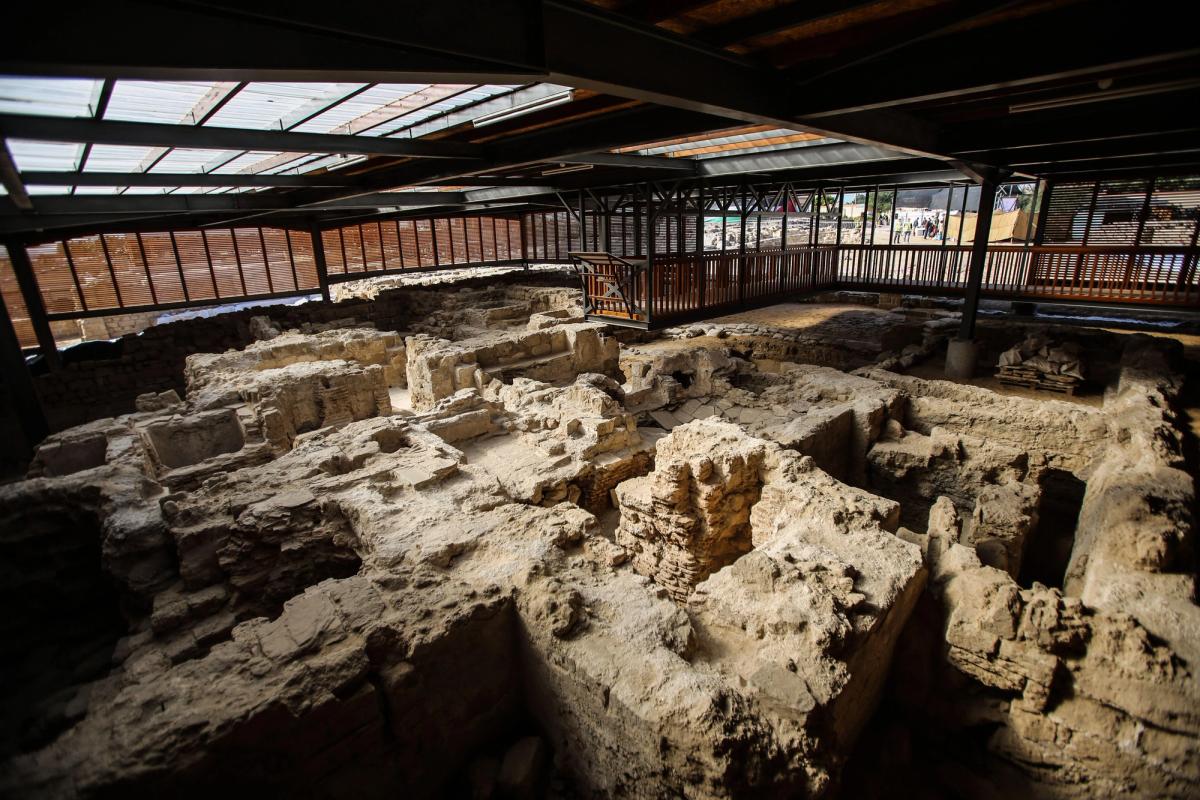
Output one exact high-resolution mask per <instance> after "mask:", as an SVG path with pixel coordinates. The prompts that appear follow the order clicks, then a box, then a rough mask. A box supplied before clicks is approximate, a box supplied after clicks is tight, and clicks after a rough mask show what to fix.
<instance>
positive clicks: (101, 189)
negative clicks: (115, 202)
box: [75, 186, 125, 194]
mask: <svg viewBox="0 0 1200 800" xmlns="http://www.w3.org/2000/svg"><path fill="white" fill-rule="evenodd" d="M124 188H125V187H124V186H76V187H75V194H117V193H118V192H120V191H121V190H122V189H124Z"/></svg>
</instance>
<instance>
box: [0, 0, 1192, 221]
mask: <svg viewBox="0 0 1200 800" xmlns="http://www.w3.org/2000/svg"><path fill="white" fill-rule="evenodd" d="M1153 5H1154V3H1152V4H1151V6H1153ZM6 16H7V18H8V22H9V27H10V29H11V30H12V31H14V32H16V33H17V34H18V35H16V36H13V37H11V38H10V41H9V42H8V43H7V46H6V48H5V50H4V52H3V53H2V54H0V138H2V139H3V142H4V147H3V148H0V178H3V181H2V183H3V191H4V194H5V195H7V196H5V197H0V234H5V235H19V236H22V237H33V238H46V237H50V236H59V235H66V234H75V233H82V232H87V231H102V230H113V229H116V228H121V227H122V226H124V227H128V226H129V225H130V224H138V225H143V224H145V225H152V226H153V225H156V226H158V227H159V228H162V227H191V226H196V225H201V226H203V225H216V224H227V223H231V222H236V221H239V220H242V219H246V218H252V219H254V220H255V222H256V224H257V223H262V224H275V223H278V224H295V223H296V221H298V220H300V221H303V220H310V219H313V218H316V219H324V218H327V217H329V218H332V217H331V215H336V218H337V219H343V218H345V217H346V216H347V209H355V212H356V213H358V214H360V215H362V216H363V217H364V218H372V219H373V218H377V217H379V216H380V215H387V214H393V213H400V214H403V213H405V212H403V211H400V210H399V209H401V208H409V207H412V206H416V205H419V206H420V207H421V212H422V213H427V212H428V211H429V209H430V208H435V207H439V206H440V207H442V208H444V210H445V211H446V212H447V213H458V212H462V211H482V210H486V209H487V208H489V207H494V206H495V205H496V204H497V203H500V202H503V203H505V204H507V205H509V206H512V205H513V204H518V205H519V204H529V207H536V206H537V204H539V203H540V204H547V203H549V204H553V203H555V202H556V200H555V192H563V191H574V190H579V189H598V188H601V187H619V186H622V185H629V184H633V183H637V182H644V181H673V182H677V181H691V182H697V183H706V182H708V183H711V182H714V181H715V182H718V183H720V182H730V181H738V180H743V179H746V178H747V177H753V176H760V177H761V176H762V175H764V174H769V175H771V176H772V177H773V178H777V179H785V180H793V179H794V180H811V181H818V182H820V181H825V182H828V181H833V182H844V181H854V180H876V179H887V180H890V181H893V182H905V181H912V180H917V181H920V180H929V179H931V178H934V177H943V178H944V177H946V176H956V177H958V178H959V179H962V180H972V179H976V178H978V177H979V175H980V174H982V173H985V172H986V173H992V172H995V173H997V174H1003V175H1016V176H1030V177H1050V176H1056V175H1078V174H1081V173H1088V174H1096V173H1100V172H1113V171H1117V172H1122V171H1131V172H1138V171H1142V172H1145V171H1147V170H1150V171H1161V170H1163V169H1187V168H1191V167H1195V166H1196V165H1197V164H1198V163H1200V156H1198V154H1200V146H1197V136H1196V134H1197V128H1196V123H1195V122H1194V121H1193V120H1191V119H1190V117H1189V115H1187V114H1181V113H1179V112H1180V110H1182V109H1187V108H1194V107H1196V106H1197V102H1196V101H1197V100H1200V71H1198V70H1197V65H1198V64H1200V46H1197V43H1196V41H1195V37H1194V36H1193V35H1192V33H1191V31H1190V29H1189V26H1186V25H1172V24H1164V22H1163V19H1164V18H1165V17H1163V16H1162V15H1159V14H1156V13H1155V10H1154V8H1153V7H1150V8H1147V7H1141V8H1139V11H1138V13H1137V14H1130V13H1129V10H1128V6H1127V4H1123V3H1118V2H1110V1H1109V0H1096V1H1095V2H1089V3H1078V2H1069V0H1049V2H1047V1H1046V0H1038V1H1037V2H1035V1H1034V0H1015V2H1014V1H1011V0H1010V1H1009V2H965V0H928V2H921V3H912V2H894V1H892V0H871V1H868V2H854V3H842V2H839V3H828V2H817V3H812V2H803V3H801V2H791V1H789V0H744V2H739V3H729V2H718V1H717V0H593V1H592V2H570V1H569V0H535V1H534V2H527V1H526V0H496V2H489V3H478V2H470V1H469V0H442V1H441V2H438V3H425V2H405V1H403V0H402V1H401V2H396V3H390V4H386V5H384V6H380V5H379V4H374V3H366V2H362V0H346V2H344V3H343V4H341V6H339V13H338V15H337V19H336V22H334V21H332V20H331V18H329V17H327V16H326V15H324V14H323V13H321V12H319V11H317V10H309V9H297V8H294V7H293V6H291V5H288V6H284V5H283V4H281V3H276V2H271V1H270V0H258V2H250V3H237V4H235V3H230V2H224V1H223V0H214V1H213V2H206V3H200V4H185V5H180V4H169V3H159V2H131V1H127V0H114V2H109V3H106V4H103V6H97V7H94V8H92V9H90V10H88V11H86V12H84V13H81V14H74V15H62V14H59V13H58V12H57V11H56V10H55V9H53V8H51V7H47V6H45V4H32V5H27V6H22V7H20V8H16V9H13V10H11V11H9V12H7V15H6ZM1018 42H1019V43H1020V45H1021V47H1020V48H1014V47H1008V46H1005V47H1004V48H1003V49H1002V51H1001V52H1002V53H1003V55H1002V56H997V57H994V58H993V57H989V56H987V54H988V53H992V52H997V50H996V48H997V46H998V45H1002V44H1005V43H1008V44H1012V43H1018ZM449 187H457V188H453V189H450V190H449V191H440V190H443V189H448V188H449ZM435 192H436V194H435ZM397 195H404V197H403V198H401V199H397V198H396V196H397ZM113 226H116V228H114V227H113Z"/></svg>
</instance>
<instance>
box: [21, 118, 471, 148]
mask: <svg viewBox="0 0 1200 800" xmlns="http://www.w3.org/2000/svg"><path fill="white" fill-rule="evenodd" d="M0 136H2V137H6V138H9V139H33V140H35V141H40V142H88V143H91V144H113V145H128V146H141V147H190V148H196V149H207V150H267V151H280V152H291V153H353V154H356V155H380V156H402V157H410V158H481V157H482V156H483V155H484V152H485V151H484V149H483V148H482V147H479V146H478V145H472V144H469V143H464V142H443V141H432V142H431V141H425V140H421V139H389V138H384V137H378V136H346V135H344V134H333V133H297V132H295V131H260V130H249V129H244V128H219V127H215V126H208V125H203V126H197V125H170V124H162V123H151V122H118V121H113V120H97V119H88V118H71V117H35V116H25V115H21V114H0Z"/></svg>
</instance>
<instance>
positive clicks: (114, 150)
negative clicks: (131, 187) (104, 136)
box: [84, 144, 157, 172]
mask: <svg viewBox="0 0 1200 800" xmlns="http://www.w3.org/2000/svg"><path fill="white" fill-rule="evenodd" d="M154 152H157V150H156V148H153V147H126V146H124V145H113V144H95V145H92V150H91V152H90V153H88V159H87V166H86V167H85V168H84V171H85V172H137V171H138V168H139V167H140V165H141V163H142V161H143V160H144V159H146V158H148V157H149V156H150V154H151V153H154Z"/></svg>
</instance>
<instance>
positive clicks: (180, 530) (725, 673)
mask: <svg viewBox="0 0 1200 800" xmlns="http://www.w3.org/2000/svg"><path fill="white" fill-rule="evenodd" d="M364 291H366V290H364ZM389 291H397V290H394V289H392V290H389ZM405 291H414V292H416V291H421V292H427V293H430V294H433V293H435V290H432V289H430V290H426V289H422V290H405ZM443 293H444V294H446V295H447V296H446V297H442V298H440V299H437V300H436V301H435V300H432V299H431V300H429V302H428V305H427V309H428V313H427V314H426V315H425V316H424V317H423V318H422V320H421V321H420V323H418V324H413V325H408V326H405V327H404V328H403V332H401V329H400V327H399V326H395V327H388V326H386V325H382V326H379V327H378V329H376V327H373V326H367V325H362V324H361V321H349V322H346V323H345V324H339V326H338V327H329V326H328V325H327V324H326V322H329V323H333V322H334V321H335V320H337V319H339V318H337V317H333V316H331V317H330V318H329V320H327V321H325V322H322V321H319V320H317V321H313V320H309V321H306V322H305V323H303V324H304V325H307V326H308V327H307V329H305V328H304V327H303V326H301V325H295V326H289V325H285V324H281V323H280V321H279V320H280V319H281V318H278V317H274V316H267V317H264V318H262V319H256V320H252V321H251V322H250V323H249V328H250V330H251V332H252V333H253V334H254V336H255V337H257V340H256V341H253V342H252V343H247V344H246V346H244V347H243V348H242V349H234V350H227V351H225V352H221V353H213V354H197V355H192V356H191V357H189V358H188V359H187V361H186V391H185V392H184V393H183V394H182V395H180V394H176V393H174V392H173V391H170V390H163V391H158V390H155V391H152V392H148V393H146V394H144V395H143V396H141V397H139V398H138V399H137V401H136V404H135V409H136V410H134V411H133V412H131V413H127V414H124V415H120V416H116V417H113V418H109V419H103V420H97V421H94V422H90V423H87V424H84V425H81V426H78V427H75V428H71V429H68V430H65V431H63V432H61V433H57V434H54V435H52V436H51V437H49V438H48V439H47V440H46V441H45V442H44V443H43V444H42V445H41V447H40V448H39V450H38V453H37V455H36V458H35V459H34V461H33V463H32V465H31V466H30V470H29V474H28V476H27V478H26V479H25V480H22V481H18V482H14V483H10V484H6V485H3V486H0V554H3V558H4V562H3V563H4V570H5V575H6V580H5V581H4V588H3V594H4V600H5V601H7V607H8V608H10V609H16V608H28V609H29V611H28V613H25V614H10V615H8V616H7V617H6V619H5V622H4V623H3V625H4V631H3V632H4V634H5V636H4V637H3V642H4V645H3V647H4V653H3V657H4V658H5V663H6V664H8V665H11V666H12V673H11V674H12V676H13V677H14V678H15V681H11V682H8V683H7V685H6V686H5V687H4V688H3V689H2V690H0V711H2V712H3V714H2V715H0V718H2V719H3V720H4V721H3V723H2V724H0V795H4V796H23V797H33V798H40V797H45V798H73V797H80V798H90V797H107V796H148V797H149V796H170V797H201V796H203V797H211V796H212V795H213V794H214V793H216V792H226V793H228V792H230V791H234V792H235V793H238V794H244V793H249V792H258V793H265V794H267V795H278V794H281V793H289V794H294V795H297V796H304V797H309V796H314V797H328V796H354V797H396V796H405V797H439V796H445V795H447V794H463V795H466V796H478V797H492V796H504V797H525V798H533V797H546V796H551V795H552V794H553V793H555V792H558V793H560V794H561V793H562V792H563V791H564V790H565V789H564V787H566V786H567V785H569V787H570V789H571V791H573V792H574V793H575V794H576V795H577V796H588V797H592V796H594V797H638V798H658V797H684V798H689V799H690V800H700V799H701V798H722V797H727V798H734V797H822V796H825V797H828V796H834V795H836V794H837V793H838V792H839V790H841V789H842V788H843V787H844V785H845V784H846V781H847V780H848V779H852V778H853V776H852V775H847V774H846V772H847V770H846V769H845V767H846V764H847V762H848V761H849V760H851V759H852V758H863V759H866V760H867V762H868V763H871V764H874V765H877V769H876V767H875V766H873V767H872V769H873V770H874V771H875V774H877V776H878V777H879V778H880V779H882V780H887V779H888V776H890V775H891V774H892V773H890V772H889V770H891V769H894V768H895V765H896V763H898V762H899V761H902V760H903V759H902V758H901V757H900V756H899V755H897V754H896V753H899V752H900V750H902V749H903V748H900V747H899V746H897V750H896V753H892V754H891V756H892V757H891V758H890V759H882V760H877V761H876V762H871V758H872V754H871V752H870V751H869V749H867V750H863V751H862V753H859V754H857V755H856V753H857V751H856V747H857V746H858V745H859V744H860V742H864V741H866V740H867V738H869V737H867V738H864V737H866V733H865V732H867V731H869V730H870V729H871V727H872V725H873V724H875V722H874V721H875V720H876V719H877V717H878V716H879V714H883V713H884V712H882V711H877V709H880V708H881V704H882V706H886V707H887V708H888V709H900V710H901V712H902V717H901V719H902V720H903V722H902V725H901V728H902V729H903V730H908V731H915V732H916V733H915V734H913V735H914V736H915V737H916V738H918V739H919V740H920V741H927V740H933V741H938V742H941V743H942V745H941V746H940V748H939V749H938V750H937V751H936V752H934V753H924V754H923V755H922V757H927V758H929V759H930V761H931V762H933V761H935V760H938V759H940V761H938V762H937V763H938V765H939V767H938V769H937V770H936V774H935V771H934V770H933V769H931V770H930V775H929V777H928V780H929V781H930V784H929V788H930V793H931V794H935V795H936V792H935V788H936V789H938V790H942V791H945V792H947V793H951V794H957V795H970V794H973V793H978V792H980V791H982V790H981V789H980V787H981V786H986V784H987V781H986V780H981V779H980V778H979V777H978V775H980V774H982V775H984V776H994V777H995V780H996V786H997V787H1000V790H1001V791H1005V792H1008V793H1010V794H1013V793H1017V792H1020V793H1026V794H1029V795H1031V796H1034V797H1052V798H1076V797H1080V798H1082V797H1085V796H1086V797H1095V796H1117V795H1124V796H1138V797H1178V798H1184V797H1189V796H1195V795H1196V794H1197V793H1198V792H1200V682H1198V680H1197V675H1196V664H1197V663H1200V645H1198V644H1197V642H1200V609H1198V607H1197V605H1196V602H1195V573H1194V520H1193V518H1192V513H1193V508H1194V505H1195V489H1194V485H1193V483H1194V482H1193V478H1192V475H1190V474H1189V473H1188V472H1187V469H1188V462H1187V460H1186V458H1185V454H1186V450H1185V446H1184V444H1185V443H1184V439H1183V434H1182V432H1181V431H1182V427H1181V424H1180V421H1179V420H1178V419H1177V418H1176V416H1175V411H1174V410H1173V409H1174V408H1175V406H1176V403H1177V401H1178V398H1179V393H1180V391H1181V381H1180V379H1179V378H1178V375H1179V369H1178V367H1177V365H1176V364H1175V363H1174V360H1175V359H1176V358H1177V356H1178V353H1176V352H1174V351H1172V349H1171V347H1170V346H1169V345H1166V344H1163V342H1162V341H1161V340H1155V339H1150V338H1149V337H1141V336H1132V337H1124V341H1123V352H1121V354H1120V362H1119V364H1117V365H1115V366H1114V368H1113V369H1114V370H1115V371H1116V373H1117V374H1118V375H1119V379H1118V380H1116V382H1115V383H1114V384H1113V386H1112V388H1111V389H1110V390H1109V392H1108V394H1107V395H1106V397H1105V400H1104V404H1103V406H1102V407H1099V408H1097V407H1091V406H1088V405H1083V404H1080V403H1072V402H1066V401H1063V400H1033V399H1025V398H1021V397H1013V396H1008V395H1002V394H997V393H994V392H991V391H989V390H986V389H981V388H977V387H972V386H965V385H960V384H955V383H950V382H946V381H935V380H924V379H921V378H917V377H914V376H911V375H903V374H900V373H898V372H893V371H891V369H904V368H907V367H908V366H911V365H912V364H913V363H915V361H916V360H919V359H920V358H922V357H924V356H925V355H928V354H929V353H931V352H934V351H935V350H936V348H937V347H938V343H939V342H940V341H941V340H942V337H943V336H944V333H945V330H944V329H945V326H944V325H942V324H941V322H943V321H944V320H941V319H931V320H929V321H928V322H924V323H921V322H919V321H918V322H917V323H913V322H912V321H911V320H909V319H908V318H906V317H903V316H901V315H899V314H889V315H886V316H887V317H889V318H891V317H895V319H889V320H884V322H881V323H878V324H877V329H878V330H884V329H886V330H888V331H890V332H889V333H887V338H886V340H885V339H884V338H882V337H881V338H878V339H877V340H873V341H860V342H857V343H853V344H851V345H849V346H845V347H839V345H838V344H837V342H835V341H834V340H833V339H832V337H828V336H827V337H825V338H822V337H821V336H818V335H816V334H812V333H804V332H797V331H791V330H788V329H786V328H776V326H773V325H761V324H757V323H715V322H714V323H700V324H698V325H693V326H688V327H685V328H681V329H676V330H673V331H669V332H667V333H666V334H665V335H661V336H658V337H654V336H651V335H644V336H639V337H638V338H636V340H632V339H631V340H630V341H631V343H630V344H627V345H622V344H620V342H619V341H618V338H617V336H615V335H610V331H609V330H608V329H606V328H605V327H604V326H601V325H598V324H595V323H586V322H581V321H580V318H579V314H578V311H577V309H576V308H575V306H574V305H573V303H572V295H571V294H570V293H569V292H568V291H567V290H564V289H562V288H557V287H546V286H542V287H536V286H531V287H525V288H522V287H516V286H511V285H510V286H508V287H506V288H505V289H504V290H503V291H499V290H468V291H462V292H443ZM381 296H382V295H381ZM375 324H376V325H379V323H378V321H376V322H375ZM854 324H855V325H859V324H865V323H860V322H858V321H856V322H854ZM872 324H876V323H872ZM888 326H893V327H894V328H895V329H894V330H892V327H888ZM621 341H625V340H624V339H622V340H621ZM1010 344H1011V342H1010ZM905 359H908V362H907V363H904V362H905ZM847 368H853V372H846V371H843V370H845V369H847ZM889 368H890V369H889ZM401 397H405V398H407V400H406V402H405V403H404V404H403V405H401V404H400V403H399V402H398V401H397V402H394V401H393V398H401ZM1076 484H1077V485H1078V486H1080V487H1081V489H1080V492H1079V499H1078V507H1077V508H1072V509H1070V516H1071V518H1072V523H1071V524H1075V521H1076V520H1077V525H1076V526H1075V527H1073V528H1071V530H1070V531H1068V532H1067V533H1073V539H1071V538H1070V537H1069V536H1068V537H1067V539H1066V541H1067V542H1068V544H1069V545H1070V547H1069V548H1068V549H1069V552H1066V551H1064V552H1063V553H1062V554H1061V558H1060V559H1059V560H1058V561H1056V560H1055V559H1053V558H1047V557H1046V556H1045V553H1046V552H1047V551H1046V549H1045V547H1044V545H1045V542H1046V540H1047V537H1050V535H1051V533H1050V532H1048V526H1051V525H1055V524H1058V523H1056V522H1055V520H1059V519H1060V518H1062V513H1061V507H1063V506H1064V505H1066V506H1070V503H1069V502H1068V500H1069V498H1064V496H1063V494H1062V491H1063V490H1062V487H1063V486H1074V485H1076ZM1068 527H1070V525H1068ZM1055 533H1056V535H1058V536H1059V538H1060V539H1061V538H1062V537H1061V534H1062V532H1055ZM1035 570H1036V574H1038V575H1044V574H1054V575H1055V578H1054V580H1053V581H1052V582H1053V583H1055V585H1053V586H1052V585H1049V584H1048V583H1046V582H1044V581H1039V580H1036V579H1031V578H1030V577H1029V576H1030V575H1031V574H1035V572H1034V571H1035ZM1047 580H1050V579H1049V578H1047ZM889 713H890V712H889ZM918 734H919V735H918ZM966 748H973V749H970V750H969V751H967V749H966ZM964 752H965V753H966V755H965V756H963V757H962V760H955V759H957V758H958V757H959V755H960V754H962V753H964ZM913 757H916V756H913ZM935 783H937V784H938V786H937V787H935V786H934V784H935ZM987 791H991V792H993V793H994V792H995V791H997V790H996V789H987ZM554 796H559V795H554Z"/></svg>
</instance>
